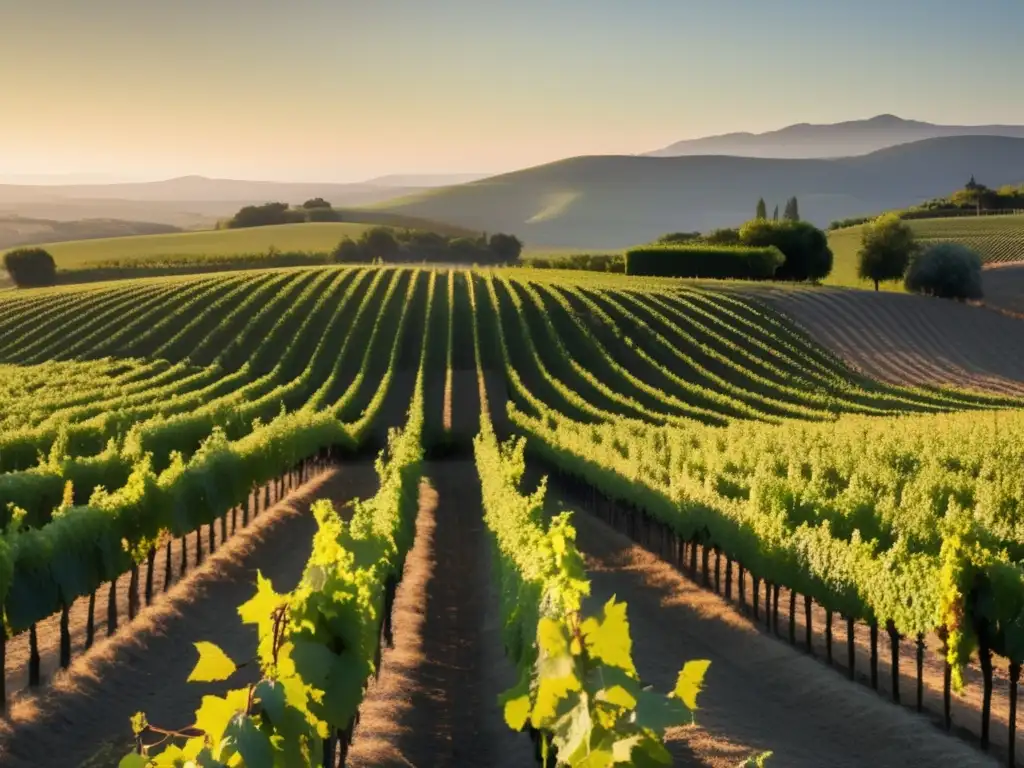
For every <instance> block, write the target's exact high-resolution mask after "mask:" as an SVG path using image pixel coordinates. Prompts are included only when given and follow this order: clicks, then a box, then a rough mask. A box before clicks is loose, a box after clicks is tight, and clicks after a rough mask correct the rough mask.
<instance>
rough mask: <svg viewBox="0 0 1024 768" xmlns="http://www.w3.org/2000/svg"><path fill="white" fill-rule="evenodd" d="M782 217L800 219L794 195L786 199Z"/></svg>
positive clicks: (798, 207) (792, 219)
mask: <svg viewBox="0 0 1024 768" xmlns="http://www.w3.org/2000/svg"><path fill="white" fill-rule="evenodd" d="M782 218H784V219H785V220H786V221H800V206H799V204H798V203H797V201H796V197H791V198H789V200H787V201H786V210H785V211H784V212H783V214H782Z"/></svg>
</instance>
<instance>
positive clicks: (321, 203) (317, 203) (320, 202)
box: [302, 197, 331, 210]
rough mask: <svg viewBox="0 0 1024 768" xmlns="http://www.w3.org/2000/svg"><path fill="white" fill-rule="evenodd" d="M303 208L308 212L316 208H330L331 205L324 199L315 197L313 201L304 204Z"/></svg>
mask: <svg viewBox="0 0 1024 768" xmlns="http://www.w3.org/2000/svg"><path fill="white" fill-rule="evenodd" d="M302 207H303V208H305V209H306V210H313V209H316V208H330V207H331V204H330V203H328V202H327V201H326V200H324V199H323V198H322V197H314V198H313V199H311V200H307V201H306V202H304V203H303V204H302Z"/></svg>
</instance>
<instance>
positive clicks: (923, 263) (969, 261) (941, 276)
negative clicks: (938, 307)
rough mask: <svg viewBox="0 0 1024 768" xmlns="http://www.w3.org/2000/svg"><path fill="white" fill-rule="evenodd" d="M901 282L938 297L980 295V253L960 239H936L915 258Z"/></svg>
mask: <svg viewBox="0 0 1024 768" xmlns="http://www.w3.org/2000/svg"><path fill="white" fill-rule="evenodd" d="M904 284H905V286H906V288H907V290H908V291H912V292H914V293H923V294H926V295H928V296H937V297H939V298H941V299H959V300H961V301H962V300H964V299H980V298H981V296H982V292H981V256H979V255H978V253H977V252H976V251H973V250H971V249H970V248H968V247H967V246H965V245H960V244H959V243H937V244H935V245H932V246H930V247H928V248H926V249H925V250H924V251H922V252H921V253H920V254H918V256H917V257H915V258H914V260H913V261H912V262H911V263H910V269H909V270H908V271H907V278H906V280H905V282H904Z"/></svg>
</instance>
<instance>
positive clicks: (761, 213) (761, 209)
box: [754, 197, 768, 219]
mask: <svg viewBox="0 0 1024 768" xmlns="http://www.w3.org/2000/svg"><path fill="white" fill-rule="evenodd" d="M754 218H755V219H767V218H768V207H767V206H766V205H765V204H764V198H763V197H762V198H761V199H760V200H758V201H757V213H756V214H755V215H754Z"/></svg>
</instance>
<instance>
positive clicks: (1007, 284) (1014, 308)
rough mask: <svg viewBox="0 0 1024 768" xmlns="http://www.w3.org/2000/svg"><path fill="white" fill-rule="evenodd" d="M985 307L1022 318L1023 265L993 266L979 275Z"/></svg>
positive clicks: (1023, 309)
mask: <svg viewBox="0 0 1024 768" xmlns="http://www.w3.org/2000/svg"><path fill="white" fill-rule="evenodd" d="M981 284H982V292H983V293H984V295H985V297H984V299H982V301H983V303H984V304H985V306H986V307H992V308H993V309H997V310H999V311H1001V312H1007V313H1010V314H1012V315H1015V316H1016V317H1018V318H1024V263H1021V262H1009V263H1006V264H993V265H990V266H989V267H988V268H986V269H985V270H984V271H983V272H982V273H981Z"/></svg>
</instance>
